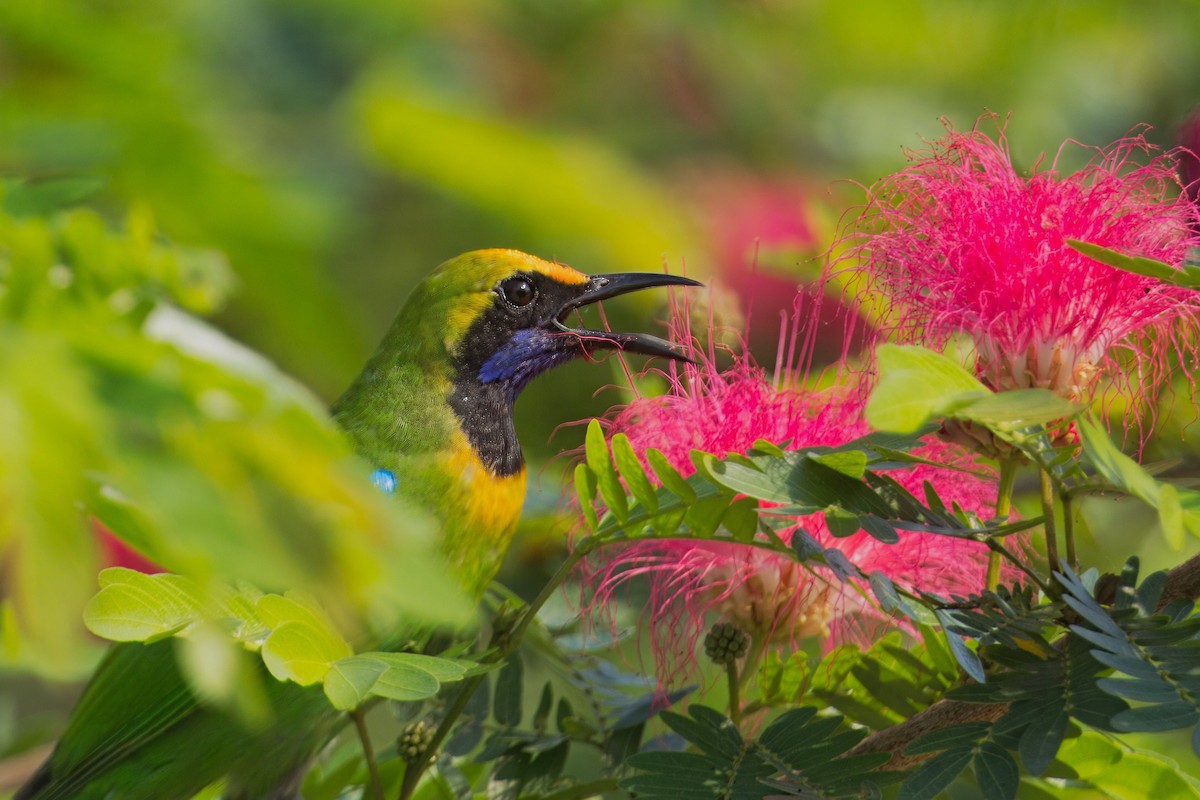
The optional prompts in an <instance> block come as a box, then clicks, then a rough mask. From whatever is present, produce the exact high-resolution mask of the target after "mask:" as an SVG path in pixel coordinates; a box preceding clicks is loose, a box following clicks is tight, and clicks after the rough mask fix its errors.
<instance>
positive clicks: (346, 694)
mask: <svg viewBox="0 0 1200 800" xmlns="http://www.w3.org/2000/svg"><path fill="white" fill-rule="evenodd" d="M386 670H387V665H386V664H384V663H383V662H382V661H378V660H376V659H374V658H369V657H364V656H350V657H349V658H340V659H338V660H337V661H334V662H333V663H332V664H330V665H329V670H328V671H327V672H326V673H325V678H324V689H325V696H326V697H328V698H329V702H330V703H332V704H333V707H334V708H336V709H338V710H339V711H353V710H354V709H356V708H358V707H359V706H360V705H362V704H363V703H364V702H366V700H367V698H369V697H370V696H371V689H372V687H374V686H375V682H376V681H377V680H379V676H380V675H382V674H383V673H384V672H385V671H386Z"/></svg>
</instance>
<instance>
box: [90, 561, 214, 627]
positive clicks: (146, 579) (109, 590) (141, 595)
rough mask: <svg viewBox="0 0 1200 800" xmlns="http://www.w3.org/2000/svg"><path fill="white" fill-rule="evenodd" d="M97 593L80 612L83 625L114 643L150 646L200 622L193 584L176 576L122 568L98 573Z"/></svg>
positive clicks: (200, 601) (198, 597) (198, 599)
mask: <svg viewBox="0 0 1200 800" xmlns="http://www.w3.org/2000/svg"><path fill="white" fill-rule="evenodd" d="M100 585H101V589H100V591H99V593H97V594H96V596H95V597H93V598H92V600H91V601H90V602H89V603H88V604H87V607H86V608H85V609H84V625H86V626H87V628H88V630H90V631H91V632H92V633H94V634H96V635H97V636H99V637H101V638H103V639H108V640H109V641H114V642H152V641H155V640H157V639H161V638H165V637H167V636H171V635H173V634H174V633H176V632H177V631H179V630H181V629H182V628H184V627H185V626H187V625H190V624H192V623H194V622H196V621H197V620H199V619H200V618H201V615H202V613H201V612H202V600H201V597H200V593H199V591H198V590H197V589H196V586H195V584H194V583H193V582H192V581H190V580H188V579H187V578H183V577H181V576H179V575H170V574H163V575H144V574H142V573H140V572H137V571H135V570H131V569H125V568H123V567H112V568H110V569H106V570H104V571H103V572H101V573H100Z"/></svg>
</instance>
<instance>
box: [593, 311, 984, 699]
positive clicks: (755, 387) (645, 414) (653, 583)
mask: <svg viewBox="0 0 1200 800" xmlns="http://www.w3.org/2000/svg"><path fill="white" fill-rule="evenodd" d="M801 299H803V296H801ZM681 319H682V315H680V316H677V319H676V322H677V327H678V326H679V325H682V323H681V322H680V320H681ZM815 330H816V326H810V327H809V328H808V329H807V330H805V331H804V332H803V334H802V337H801V336H799V334H800V333H801V332H799V331H795V332H793V335H792V337H791V343H792V344H793V345H795V346H794V347H792V348H790V349H791V356H792V359H799V360H800V361H802V362H803V361H806V355H805V353H806V345H805V344H804V342H805V341H808V340H810V339H811V334H812V333H813V332H815ZM848 338H849V337H847V339H848ZM691 354H692V356H693V358H694V359H695V360H696V362H697V363H696V364H695V365H692V366H687V367H685V368H684V369H683V374H682V375H678V374H676V376H675V379H674V385H673V388H672V391H671V392H670V393H668V394H665V395H662V396H658V397H643V398H639V399H637V400H635V401H634V402H633V403H631V404H630V405H628V406H626V407H625V408H623V409H621V410H620V411H619V412H618V413H616V414H615V415H614V416H613V417H612V419H611V420H610V421H609V433H610V434H616V433H624V434H625V435H626V436H628V437H629V440H630V443H631V444H632V446H633V449H634V451H635V452H637V453H639V454H644V453H645V452H646V451H647V450H649V449H651V448H653V449H656V450H659V451H660V452H662V453H663V454H664V455H665V456H666V458H667V460H668V461H669V462H670V463H671V464H672V466H674V467H675V468H676V469H677V470H679V471H680V472H681V473H682V474H684V475H688V474H690V473H691V472H692V471H693V469H694V468H693V467H692V464H691V459H690V454H691V451H692V450H694V449H696V450H702V451H704V452H708V453H713V454H715V455H717V456H725V455H729V454H732V453H743V452H745V451H746V450H747V449H749V448H750V447H751V446H752V445H753V444H754V442H755V441H756V440H758V439H766V440H768V441H771V442H786V443H787V444H786V447H787V448H789V449H799V448H805V447H813V446H833V445H840V444H844V443H846V442H848V441H850V440H852V439H855V438H858V437H860V436H862V435H864V434H866V433H868V432H869V430H870V429H869V427H868V426H867V424H866V422H865V420H864V419H863V414H862V412H863V406H864V401H863V394H862V392H861V391H859V390H857V389H856V388H855V387H853V386H852V385H850V384H849V383H848V381H847V380H839V379H835V380H834V381H833V385H832V386H830V387H829V388H825V389H809V388H806V386H805V382H804V381H803V380H801V378H800V376H799V375H798V374H797V373H798V372H802V371H803V370H800V371H797V370H793V369H783V370H777V371H776V376H775V379H774V380H771V379H769V378H768V376H767V374H766V372H765V371H764V370H763V369H761V368H759V367H757V366H756V365H754V364H753V363H752V361H751V360H750V358H749V357H748V356H744V355H743V356H738V357H735V360H734V363H733V364H732V366H730V367H728V368H727V369H724V370H721V369H719V368H718V367H717V366H716V361H717V358H716V355H717V354H716V353H713V352H708V353H705V352H701V351H700V350H699V349H697V348H696V347H695V346H693V352H692V353H691ZM781 361H782V359H781ZM789 363H792V362H789ZM919 454H920V455H922V456H923V457H925V458H927V459H930V460H936V461H939V462H943V463H950V464H952V465H954V466H956V467H970V468H972V469H975V468H974V467H972V465H971V464H970V463H969V458H968V457H967V456H966V454H965V453H964V451H962V450H960V449H958V448H957V447H956V446H954V445H950V444H946V443H944V442H940V441H938V440H936V439H931V440H930V441H929V442H928V443H926V444H925V445H924V447H923V448H921V450H920V451H919ZM891 474H892V476H893V477H895V478H896V479H897V480H898V481H899V482H900V483H901V484H902V485H904V486H905V487H906V488H907V489H909V490H910V491H913V492H915V493H917V494H918V495H920V494H921V493H922V492H923V489H922V487H923V485H924V483H925V482H926V481H928V482H929V483H930V484H931V485H932V486H933V487H934V488H935V489H936V491H937V492H938V494H939V496H941V497H942V498H943V500H944V501H945V503H946V504H947V505H951V504H958V505H959V506H960V507H962V508H964V509H967V510H969V511H972V512H975V513H977V514H978V515H979V516H980V517H981V518H984V519H986V518H988V517H990V516H991V508H992V504H994V502H995V488H994V485H993V483H992V482H991V481H990V480H988V477H990V476H981V475H980V474H978V473H977V472H974V473H973V472H968V471H964V470H962V469H954V468H950V467H947V468H939V467H934V466H928V465H920V466H915V467H913V468H911V469H907V470H901V471H896V472H893V473H891ZM801 529H802V530H804V531H805V532H806V533H807V534H808V535H810V536H812V537H813V538H814V539H816V540H817V542H818V543H820V544H821V545H822V546H824V547H836V548H838V549H839V550H841V551H842V553H844V554H845V555H846V557H847V558H848V559H849V560H850V561H851V562H852V563H853V564H855V565H857V566H858V567H859V568H860V569H862V570H863V571H864V572H865V573H868V574H869V573H871V572H876V571H878V572H880V573H882V574H884V575H886V576H887V577H888V578H890V579H891V580H892V581H893V582H895V583H896V584H898V585H900V586H903V587H906V588H910V589H920V590H925V591H930V592H936V593H941V594H944V595H953V594H964V595H965V594H969V593H972V592H977V591H978V590H979V588H980V587H981V586H982V585H983V581H984V575H985V572H986V562H987V554H988V551H987V549H986V548H985V547H984V546H983V545H981V544H980V543H978V542H974V541H966V540H961V539H953V538H949V537H944V536H938V535H934V534H927V533H918V532H906V531H901V532H900V536H901V541H900V542H899V543H898V544H894V545H889V544H884V543H882V542H880V541H879V540H877V539H875V538H873V537H872V536H870V535H869V534H867V533H865V532H862V531H860V532H858V533H856V534H854V535H851V536H849V537H845V538H835V537H834V536H832V534H830V532H829V528H828V526H827V525H826V523H825V521H824V515H823V514H819V513H818V514H814V515H810V516H804V517H796V518H795V519H794V521H791V522H786V523H785V526H784V527H783V529H782V530H781V531H780V535H781V538H782V539H783V540H784V541H786V542H789V543H790V541H791V538H792V536H793V534H794V532H795V531H797V530H801ZM587 572H588V574H587V575H586V576H585V579H584V581H583V585H584V586H585V587H587V588H586V590H585V591H586V593H587V596H586V597H585V600H584V602H585V605H586V606H587V607H589V608H590V609H591V610H592V611H593V612H594V611H596V610H601V609H605V608H608V607H610V606H611V604H612V603H613V602H614V601H615V600H616V599H617V598H618V597H619V595H620V594H621V593H622V590H623V589H624V588H626V587H627V585H630V584H632V582H634V581H635V579H644V580H645V581H646V582H647V584H648V587H649V588H648V591H649V595H650V596H649V599H648V601H647V602H646V604H645V608H646V611H645V615H646V620H645V622H646V623H647V628H648V629H649V630H650V631H651V636H652V642H653V646H654V651H655V655H656V660H657V662H658V664H659V667H660V670H659V677H660V679H662V680H663V681H664V682H667V683H669V682H671V681H672V680H674V679H675V678H678V677H681V676H682V675H683V674H685V673H686V672H688V671H689V669H690V667H691V666H692V665H693V663H694V661H693V654H694V652H695V649H696V644H697V640H698V639H699V638H700V637H701V636H703V634H704V633H705V631H706V630H707V627H708V625H709V624H710V623H711V622H712V621H714V620H715V619H718V618H719V619H724V620H727V621H731V622H734V623H736V624H737V625H738V626H739V627H741V628H742V629H743V630H745V631H746V632H747V633H749V634H751V636H752V637H753V638H754V639H755V640H756V641H757V642H758V643H759V645H760V646H768V645H785V644H790V643H795V642H796V640H798V639H800V638H802V637H806V636H816V637H819V638H820V639H821V640H822V641H823V643H824V645H825V647H826V648H827V649H828V648H833V647H835V646H837V645H839V644H840V643H844V642H848V641H855V642H860V643H864V642H868V641H870V640H871V639H872V638H873V637H874V636H876V635H877V634H879V633H880V632H881V631H882V630H883V629H885V628H886V627H888V626H889V625H890V624H891V622H892V620H891V619H890V615H889V614H887V613H886V612H884V611H882V610H881V609H880V607H879V606H878V605H877V604H876V603H875V601H874V600H873V599H871V596H870V592H869V590H868V589H866V587H865V585H860V584H861V583H862V582H860V581H853V582H842V581H841V580H840V579H839V578H837V577H836V576H834V575H833V574H832V573H831V572H830V571H829V570H828V569H827V568H825V567H821V566H810V565H805V564H800V563H798V562H797V561H795V560H793V559H791V558H788V557H785V556H782V555H779V554H776V553H771V552H768V551H766V550H763V549H760V548H755V547H748V546H745V545H740V544H734V543H729V542H714V541H703V540H696V539H676V540H654V541H647V542H640V543H636V544H633V545H629V546H625V547H622V548H615V547H614V548H609V549H608V550H604V551H601V552H600V553H599V554H597V556H596V557H594V558H593V559H592V561H591V562H590V563H589V564H588V565H587Z"/></svg>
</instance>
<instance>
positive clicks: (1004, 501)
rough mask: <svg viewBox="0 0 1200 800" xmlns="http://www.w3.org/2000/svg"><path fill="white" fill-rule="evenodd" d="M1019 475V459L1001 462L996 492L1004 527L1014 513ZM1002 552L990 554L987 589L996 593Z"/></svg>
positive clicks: (997, 511) (1011, 457)
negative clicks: (1016, 480) (1015, 483)
mask: <svg viewBox="0 0 1200 800" xmlns="http://www.w3.org/2000/svg"><path fill="white" fill-rule="evenodd" d="M1016 475H1017V459H1016V458H1015V457H1014V456H1008V457H1006V458H1004V459H1002V460H1001V461H1000V486H999V488H998V489H997V490H996V520H997V521H998V522H999V523H1000V524H1001V525H1003V524H1004V523H1005V522H1006V521H1007V520H1008V517H1009V515H1010V514H1011V513H1012V490H1013V479H1014V478H1015V477H1016ZM1001 552H1002V550H997V549H996V548H992V550H991V552H990V553H988V564H987V588H988V591H991V592H994V591H996V588H997V587H998V586H999V585H1000V558H1001Z"/></svg>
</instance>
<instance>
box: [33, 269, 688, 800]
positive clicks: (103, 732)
mask: <svg viewBox="0 0 1200 800" xmlns="http://www.w3.org/2000/svg"><path fill="white" fill-rule="evenodd" d="M649 278H650V279H647V278H646V276H641V275H636V274H635V275H633V276H632V280H629V279H628V276H600V277H599V278H589V277H588V276H586V275H584V274H582V273H579V272H576V271H575V270H572V269H570V268H569V267H565V266H562V265H558V264H551V263H548V262H545V261H542V260H541V259H537V258H534V257H533V256H528V255H525V254H524V253H518V252H516V251H512V250H484V251H477V252H473V253H467V254H465V255H463V256H460V257H458V258H456V259H453V260H451V261H448V262H446V263H445V264H443V265H442V266H441V267H439V268H438V269H437V270H436V271H434V273H432V274H431V275H430V276H429V277H428V278H427V279H426V280H425V281H423V282H422V283H421V284H420V285H419V286H418V287H417V289H416V290H415V291H414V293H413V295H412V297H410V299H409V301H408V302H407V303H406V305H405V307H404V308H403V309H402V311H401V312H400V314H399V316H398V317H397V319H396V321H395V323H393V325H392V327H391V329H390V330H389V332H388V333H387V335H386V336H385V338H384V340H383V342H382V343H381V344H380V346H379V348H378V350H377V351H376V352H375V354H374V355H373V356H372V357H371V359H370V360H369V361H368V363H367V365H366V367H365V368H364V369H363V371H362V373H361V374H360V375H359V376H358V377H357V378H356V379H355V381H354V382H353V384H352V385H351V386H350V388H349V389H348V390H347V391H346V393H345V395H343V397H342V398H340V399H339V400H338V401H337V403H335V404H334V409H333V413H334V417H335V419H336V420H337V421H338V423H339V424H340V425H341V426H342V427H343V428H344V430H345V431H346V433H347V435H348V436H349V438H350V440H351V442H352V443H353V444H354V446H355V448H356V450H357V451H358V452H359V454H360V455H361V456H362V457H363V458H364V459H365V460H366V461H367V462H368V463H370V464H372V465H374V466H376V467H379V468H382V469H386V470H389V471H391V472H393V473H394V475H395V477H396V480H397V492H398V493H400V494H403V495H404V496H406V497H407V498H409V499H410V500H413V501H416V502H417V503H420V504H421V505H423V506H424V507H426V508H428V509H429V510H431V511H432V512H434V514H436V515H437V516H438V517H439V519H440V520H441V522H442V527H443V535H442V540H441V541H442V551H443V553H444V555H445V556H446V558H447V560H448V561H449V564H450V566H451V570H452V572H454V573H455V574H456V575H457V576H458V578H459V579H460V581H461V582H462V583H463V585H464V587H465V588H466V589H467V590H468V591H470V592H472V593H473V594H474V595H476V596H479V595H480V594H481V593H482V592H483V590H484V588H485V587H486V585H487V583H488V582H489V581H490V580H491V578H492V577H493V575H494V574H495V570H496V569H497V567H498V565H499V563H500V561H501V559H502V558H503V555H504V551H505V550H506V549H507V547H508V543H509V541H510V539H511V536H512V533H513V530H514V529H515V526H516V522H517V518H518V516H519V513H520V508H521V500H522V497H523V494H524V488H525V482H524V481H525V472H524V465H523V461H522V460H521V455H520V448H519V446H518V445H517V443H516V438H515V436H516V434H515V430H514V429H513V425H512V403H513V401H514V400H515V397H516V395H517V394H518V393H519V391H520V389H521V387H522V386H524V384H525V382H527V381H528V380H529V378H530V377H531V376H532V375H534V374H537V373H538V372H540V371H544V370H545V369H548V368H550V367H552V366H554V365H555V364H558V363H562V362H563V361H565V360H568V359H569V358H572V357H574V356H576V355H579V354H582V353H583V352H584V344H583V338H584V337H583V335H582V334H586V335H587V339H588V342H589V344H588V347H591V348H595V347H605V346H608V347H624V348H626V349H631V350H634V351H639V352H647V353H652V354H658V355H666V356H670V357H678V356H676V354H675V353H674V352H673V351H671V350H670V349H669V348H667V347H666V346H665V343H662V342H659V341H658V340H654V339H653V338H652V337H641V336H639V335H637V334H607V333H604V332H590V331H571V330H570V329H568V328H566V327H565V326H564V325H563V324H562V321H561V320H562V318H564V317H565V316H566V315H567V313H568V312H569V311H570V310H571V309H573V308H576V307H578V306H579V305H583V304H584V303H587V302H593V301H594V300H598V299H603V298H604V297H610V296H613V295H614V294H620V293H622V292H624V291H630V290H632V289H637V288H643V287H645V286H653V285H664V284H668V283H691V282H689V281H685V280H683V279H673V278H670V277H669V276H649ZM622 281H624V282H622ZM506 292H507V293H506ZM606 336H607V337H609V338H608V339H606V338H605V337H606ZM606 342H608V343H607V344H606ZM174 651H175V640H174V639H167V640H163V641H159V642H156V643H153V644H149V645H142V644H120V645H115V646H113V647H112V648H111V649H110V651H109V653H108V654H107V656H106V657H105V658H104V660H103V661H102V662H101V664H100V665H99V667H98V668H97V670H96V673H95V674H94V676H93V677H92V680H91V682H90V683H89V684H88V686H87V688H86V689H85V690H84V694H83V697H82V698H81V700H80V701H79V704H78V706H77V707H76V709H75V711H74V713H73V715H72V717H71V720H70V722H69V723H68V726H67V729H66V731H65V732H64V734H63V736H62V738H61V740H60V741H59V743H58V746H57V747H56V749H55V751H54V753H53V754H52V755H51V757H50V758H49V760H47V762H46V763H45V764H43V765H42V767H41V768H40V769H39V771H38V773H37V774H36V775H35V776H34V777H33V778H32V779H31V780H30V781H29V782H28V783H27V784H26V785H25V786H24V787H22V788H21V790H20V791H19V792H18V793H17V795H16V796H15V798H14V800H67V799H68V798H82V799H83V800H90V799H91V798H96V800H100V799H101V798H114V799H116V798H128V799H129V800H174V799H176V798H178V799H179V800H183V799H184V798H188V797H191V796H192V795H194V794H195V793H197V792H199V791H201V790H202V789H204V788H205V787H206V786H209V785H211V784H213V783H215V782H217V781H220V780H222V779H224V780H226V781H227V783H226V786H227V790H226V797H228V798H238V799H241V800H252V799H257V798H279V800H282V799H283V798H287V797H293V796H295V791H296V788H297V786H296V784H297V782H298V780H299V778H300V777H301V776H302V774H303V768H304V767H305V765H306V764H307V763H308V761H309V759H310V758H311V757H312V756H313V754H314V753H316V752H317V751H318V750H319V749H320V748H321V747H322V746H323V745H324V744H325V743H326V742H327V741H329V739H330V737H332V736H333V735H334V734H335V733H336V732H337V730H339V728H340V727H341V726H342V725H343V724H344V722H345V717H344V715H342V714H339V713H337V712H335V711H334V710H333V708H332V706H331V705H330V704H329V702H328V701H327V699H326V698H325V696H324V695H323V693H322V691H321V689H320V687H319V686H311V687H300V686H298V685H296V684H293V683H284V682H280V681H277V680H275V679H273V678H271V676H270V675H268V674H267V673H266V671H265V669H264V668H263V667H262V664H261V661H260V660H257V656H254V655H252V654H248V653H247V654H246V657H247V658H255V659H256V664H255V668H256V669H257V670H258V671H259V674H260V676H261V677H262V683H263V686H264V687H265V694H266V699H267V703H268V706H269V708H270V712H271V714H270V718H269V719H268V720H266V721H264V722H262V723H261V724H259V725H258V726H253V725H250V724H248V723H247V722H246V721H245V720H243V719H241V718H240V717H239V716H238V715H236V714H234V713H231V712H230V711H227V710H223V709H221V708H219V707H216V706H213V705H211V704H207V703H204V702H203V701H201V700H199V699H198V698H197V697H196V696H195V695H194V694H193V692H192V690H191V689H190V688H189V686H188V684H187V682H186V680H185V679H184V677H183V675H182V674H181V673H180V671H179V668H178V666H177V664H176V658H175V652H174Z"/></svg>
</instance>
